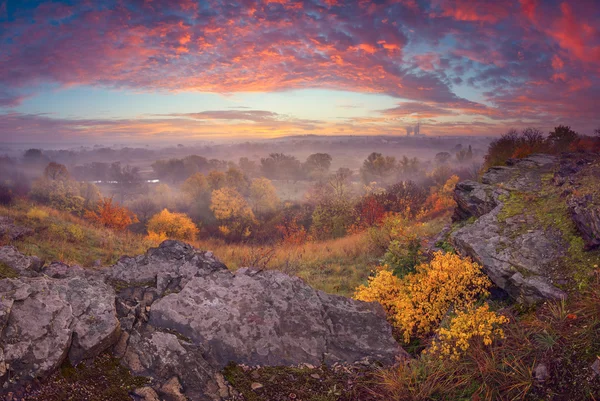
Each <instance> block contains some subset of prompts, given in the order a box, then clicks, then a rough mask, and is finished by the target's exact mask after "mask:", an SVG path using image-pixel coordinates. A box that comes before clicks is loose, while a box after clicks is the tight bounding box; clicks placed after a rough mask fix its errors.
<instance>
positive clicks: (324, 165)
mask: <svg viewBox="0 0 600 401" xmlns="http://www.w3.org/2000/svg"><path fill="white" fill-rule="evenodd" d="M331 160H332V158H331V155H329V154H328V153H313V154H312V155H310V156H308V158H307V159H306V161H305V162H304V165H303V168H304V170H305V171H306V173H307V174H308V175H309V176H310V177H313V178H317V177H319V176H322V175H324V174H326V173H327V172H328V171H329V168H330V167H331Z"/></svg>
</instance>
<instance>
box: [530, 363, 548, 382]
mask: <svg viewBox="0 0 600 401" xmlns="http://www.w3.org/2000/svg"><path fill="white" fill-rule="evenodd" d="M533 377H534V378H535V380H537V381H538V382H540V383H543V382H545V381H546V380H548V378H549V377H550V373H548V368H547V367H546V365H544V364H543V363H540V364H539V365H537V366H536V367H535V369H534V370H533Z"/></svg>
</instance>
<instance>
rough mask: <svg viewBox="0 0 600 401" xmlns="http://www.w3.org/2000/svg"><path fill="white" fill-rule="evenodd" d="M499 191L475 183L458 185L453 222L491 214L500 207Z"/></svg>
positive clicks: (468, 182)
mask: <svg viewBox="0 0 600 401" xmlns="http://www.w3.org/2000/svg"><path fill="white" fill-rule="evenodd" d="M498 195H500V193H499V191H494V190H493V188H492V187H490V186H489V185H485V184H480V183H478V182H475V181H463V182H459V183H458V184H456V189H455V190H454V200H455V201H456V205H457V206H456V209H455V210H454V216H453V217H452V220H453V221H460V220H465V219H468V218H471V217H481V216H483V215H484V214H487V213H489V212H491V211H492V210H493V209H494V208H495V207H496V206H497V205H498V199H497V198H498Z"/></svg>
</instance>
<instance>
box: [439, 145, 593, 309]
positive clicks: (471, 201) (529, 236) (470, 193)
mask: <svg viewBox="0 0 600 401" xmlns="http://www.w3.org/2000/svg"><path fill="white" fill-rule="evenodd" d="M594 160H595V162H593V161H588V160H586V161H585V162H584V163H582V162H581V160H580V159H579V158H577V157H571V156H568V155H564V156H562V157H555V156H549V155H532V156H530V157H527V158H524V159H519V160H510V161H509V162H508V163H507V166H499V167H492V168H491V169H489V170H488V171H487V172H486V173H485V174H484V175H483V177H482V179H481V183H476V182H472V181H466V182H463V183H459V184H458V185H457V186H456V190H455V194H454V195H455V199H456V202H457V205H458V206H457V209H456V213H455V220H459V221H460V220H465V219H466V218H469V217H475V218H476V220H475V221H474V222H472V221H471V220H468V221H465V223H464V224H463V225H462V227H460V228H459V229H457V230H455V231H454V232H453V233H452V234H451V235H450V240H451V242H452V243H453V245H454V246H455V248H456V249H457V250H458V251H459V252H460V253H462V254H465V255H468V256H470V257H471V258H473V259H474V260H475V261H477V262H478V263H480V264H482V265H483V269H484V271H485V273H486V274H487V275H488V276H489V277H490V279H491V280H492V281H493V282H494V284H496V285H497V286H498V287H500V288H502V289H504V290H505V291H506V292H507V293H508V294H509V295H510V296H511V297H513V298H514V299H516V300H518V301H520V302H524V303H535V302H539V301H542V300H547V299H561V298H564V297H566V296H567V292H568V291H567V290H566V288H567V287H568V286H569V283H570V282H571V281H572V280H573V276H574V274H573V271H572V267H570V266H568V265H569V264H570V263H569V262H568V258H569V257H571V256H572V255H571V253H572V252H574V251H577V250H576V246H577V243H576V241H574V240H573V238H572V235H573V232H574V231H575V228H571V225H572V226H577V227H578V228H579V230H580V231H581V233H582V234H583V237H584V238H585V239H586V240H587V241H588V245H589V247H593V246H595V243H596V241H597V238H598V237H597V236H598V228H599V227H600V225H598V208H597V206H595V205H596V204H597V203H594V202H593V201H592V198H593V197H594V196H592V195H589V194H588V195H586V197H584V198H577V197H575V196H574V195H572V194H573V193H575V192H576V191H581V190H586V189H589V188H593V187H594V186H595V184H590V183H589V182H588V180H587V179H588V178H589V176H594V175H595V174H594V173H593V172H592V170H591V169H592V168H594V166H600V163H599V161H598V158H596V159H594ZM567 205H568V206H567ZM546 209H547V210H546ZM568 210H570V213H568ZM571 217H572V219H573V220H572V221H571ZM577 252H578V251H577ZM569 268H571V270H569Z"/></svg>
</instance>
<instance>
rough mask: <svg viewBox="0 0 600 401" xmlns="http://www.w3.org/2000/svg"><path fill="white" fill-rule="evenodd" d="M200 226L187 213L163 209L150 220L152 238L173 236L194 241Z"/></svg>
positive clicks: (149, 229)
mask: <svg viewBox="0 0 600 401" xmlns="http://www.w3.org/2000/svg"><path fill="white" fill-rule="evenodd" d="M198 231H199V230H198V227H196V225H195V224H194V222H193V221H192V220H191V219H190V218H189V217H188V216H187V215H186V214H185V213H172V212H169V211H168V210H167V209H163V210H162V211H161V212H160V213H158V214H156V215H154V216H153V217H152V218H151V219H150V220H149V221H148V236H149V238H150V239H154V240H157V239H160V238H172V239H179V240H183V241H193V240H195V239H196V235H197V234H198Z"/></svg>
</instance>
